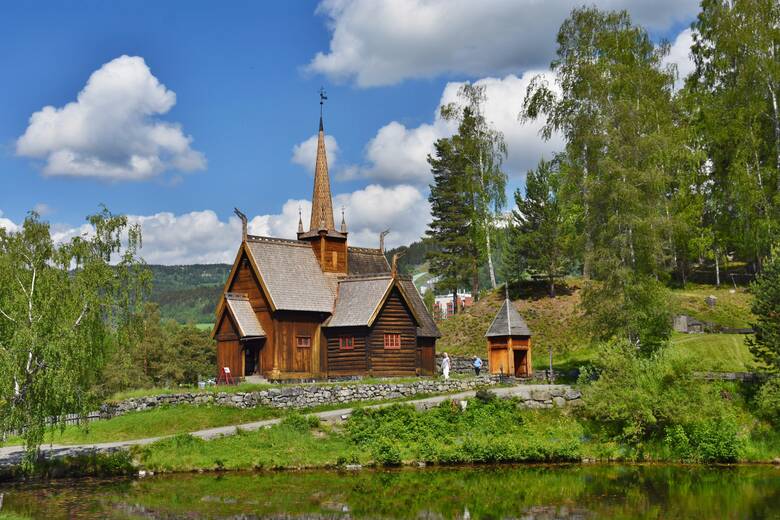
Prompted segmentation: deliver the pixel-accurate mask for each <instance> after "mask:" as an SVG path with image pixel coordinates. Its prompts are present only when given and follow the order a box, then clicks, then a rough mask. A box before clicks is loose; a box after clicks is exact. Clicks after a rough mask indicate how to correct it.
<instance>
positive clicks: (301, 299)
mask: <svg viewBox="0 0 780 520" xmlns="http://www.w3.org/2000/svg"><path fill="white" fill-rule="evenodd" d="M246 245H247V251H248V252H249V254H250V256H251V257H252V261H253V263H254V265H255V266H256V267H257V270H258V271H259V274H260V276H261V278H262V280H263V284H264V285H265V288H266V289H267V290H268V293H269V296H270V298H271V302H272V304H273V307H274V308H275V309H276V310H286V311H310V312H328V313H329V312H331V311H332V310H333V292H332V291H331V290H330V288H329V287H328V282H327V280H326V279H325V277H324V276H323V275H322V270H321V269H320V264H319V262H317V257H316V256H314V251H313V250H312V248H311V246H310V245H309V244H307V243H305V242H298V241H297V240H282V239H276V238H264V237H254V236H253V237H250V238H249V239H247V241H246Z"/></svg>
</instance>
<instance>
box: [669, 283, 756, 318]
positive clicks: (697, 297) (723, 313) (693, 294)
mask: <svg viewBox="0 0 780 520" xmlns="http://www.w3.org/2000/svg"><path fill="white" fill-rule="evenodd" d="M732 291H733V292H732ZM709 295H712V296H715V297H716V298H717V299H718V301H717V303H716V304H715V307H714V308H710V307H708V306H707V304H706V303H705V302H704V298H706V297H707V296H709ZM672 296H673V298H674V301H673V302H672V312H674V313H675V314H686V315H688V316H692V317H694V318H696V319H698V320H702V321H708V322H712V323H716V324H718V325H721V326H723V327H735V328H748V327H750V323H751V322H752V321H753V314H752V313H751V312H750V302H751V301H752V296H751V295H750V293H748V292H747V289H745V288H744V287H740V288H737V289H734V288H733V287H732V288H729V287H727V286H721V288H720V289H717V288H715V287H713V286H711V285H695V284H689V285H688V286H687V287H686V288H685V289H674V290H673V291H672Z"/></svg>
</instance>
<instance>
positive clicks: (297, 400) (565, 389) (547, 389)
mask: <svg viewBox="0 0 780 520" xmlns="http://www.w3.org/2000/svg"><path fill="white" fill-rule="evenodd" d="M503 381H504V382H507V383H511V382H512V381H511V380H508V379H507V378H504V380H503ZM498 383H499V378H498V377H494V376H491V377H488V376H480V377H478V378H473V379H455V380H452V379H451V380H449V381H446V382H445V381H442V380H420V381H415V382H413V383H379V384H369V385H361V384H356V385H302V386H292V387H283V388H271V389H268V390H260V391H257V392H237V393H225V392H220V393H209V392H200V393H197V392H193V393H182V394H168V395H157V396H148V397H137V398H132V399H127V400H125V401H121V402H119V403H106V404H104V405H103V406H102V407H101V409H100V416H101V418H103V419H109V418H112V417H118V416H120V415H124V414H126V413H129V412H137V411H142V410H150V409H152V408H157V407H159V406H170V405H204V404H213V405H217V406H233V407H236V408H252V407H255V406H269V407H272V408H308V407H313V406H322V405H333V404H342V403H343V404H347V403H352V402H356V401H378V400H387V399H398V398H409V397H413V396H415V395H420V394H447V393H458V392H464V391H468V390H474V389H476V388H481V387H491V386H495V385H497V384H498ZM518 397H519V398H520V400H521V401H522V402H523V403H524V404H525V405H526V406H528V407H529V408H540V407H545V406H547V407H549V406H554V405H559V406H562V405H564V404H566V403H567V402H568V401H574V400H578V399H579V398H580V393H579V391H576V390H573V389H572V388H571V387H569V386H566V385H538V386H533V385H529V387H528V389H527V390H526V389H523V390H521V391H520V392H519V394H518ZM556 399H557V401H556Z"/></svg>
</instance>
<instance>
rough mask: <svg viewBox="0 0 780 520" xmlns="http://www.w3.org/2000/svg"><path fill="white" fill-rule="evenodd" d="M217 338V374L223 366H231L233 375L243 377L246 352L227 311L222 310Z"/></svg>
mask: <svg viewBox="0 0 780 520" xmlns="http://www.w3.org/2000/svg"><path fill="white" fill-rule="evenodd" d="M216 339H217V376H218V375H219V374H220V373H221V372H222V367H229V368H230V373H231V375H232V376H233V377H241V376H242V375H243V374H244V359H243V354H244V352H243V350H241V344H240V342H239V341H238V335H237V334H236V329H235V326H234V325H233V321H232V320H231V319H230V316H229V315H228V313H227V311H223V312H222V317H221V318H220V324H219V327H218V328H217V335H216Z"/></svg>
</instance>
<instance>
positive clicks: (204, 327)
mask: <svg viewBox="0 0 780 520" xmlns="http://www.w3.org/2000/svg"><path fill="white" fill-rule="evenodd" d="M195 328H197V329H198V330H211V329H213V328H214V324H213V323H196V324H195Z"/></svg>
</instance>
